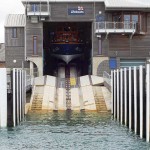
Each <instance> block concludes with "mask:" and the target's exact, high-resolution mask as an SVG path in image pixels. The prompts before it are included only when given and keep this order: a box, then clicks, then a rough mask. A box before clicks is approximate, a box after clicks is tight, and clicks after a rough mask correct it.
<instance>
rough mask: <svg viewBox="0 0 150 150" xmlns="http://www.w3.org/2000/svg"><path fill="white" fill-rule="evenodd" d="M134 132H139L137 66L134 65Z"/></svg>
mask: <svg viewBox="0 0 150 150" xmlns="http://www.w3.org/2000/svg"><path fill="white" fill-rule="evenodd" d="M134 132H135V134H137V67H134Z"/></svg>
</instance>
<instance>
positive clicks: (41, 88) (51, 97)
mask: <svg viewBox="0 0 150 150" xmlns="http://www.w3.org/2000/svg"><path fill="white" fill-rule="evenodd" d="M55 96H56V77H53V76H42V77H36V78H35V79H34V81H33V89H32V96H31V100H30V109H31V110H43V109H46V110H54V109H55V107H56V106H55V99H56V98H55Z"/></svg>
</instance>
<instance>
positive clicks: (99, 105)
mask: <svg viewBox="0 0 150 150" xmlns="http://www.w3.org/2000/svg"><path fill="white" fill-rule="evenodd" d="M94 98H95V104H96V109H97V111H98V112H108V110H107V107H106V103H105V100H104V96H103V93H102V90H100V89H99V91H98V94H97V93H96V94H95V96H94Z"/></svg>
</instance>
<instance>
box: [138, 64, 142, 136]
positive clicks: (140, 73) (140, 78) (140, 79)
mask: <svg viewBox="0 0 150 150" xmlns="http://www.w3.org/2000/svg"><path fill="white" fill-rule="evenodd" d="M139 71H140V72H139V81H140V86H139V88H140V91H139V92H140V138H143V66H140V67H139Z"/></svg>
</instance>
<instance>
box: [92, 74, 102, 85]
mask: <svg viewBox="0 0 150 150" xmlns="http://www.w3.org/2000/svg"><path fill="white" fill-rule="evenodd" d="M91 80H92V85H104V79H103V78H102V77H98V76H93V75H92V76H91Z"/></svg>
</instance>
